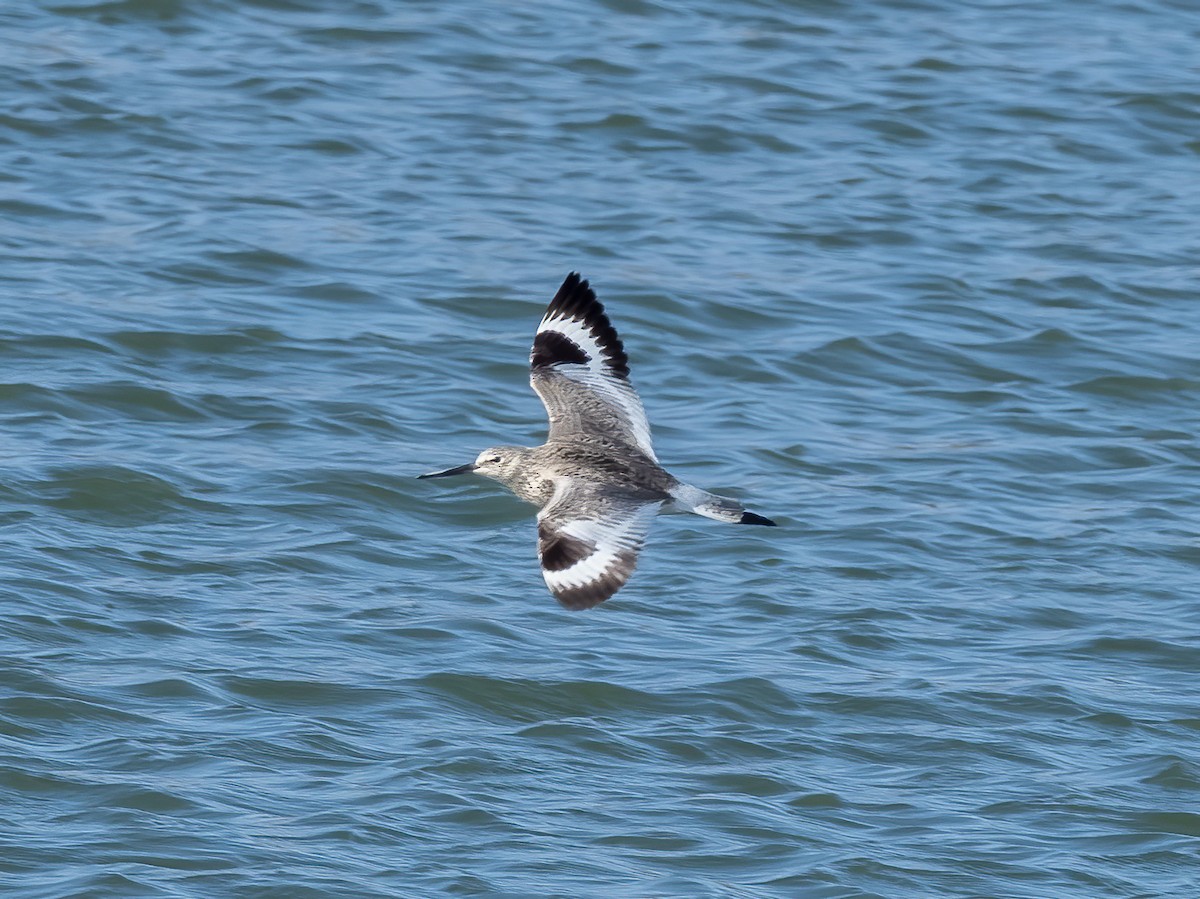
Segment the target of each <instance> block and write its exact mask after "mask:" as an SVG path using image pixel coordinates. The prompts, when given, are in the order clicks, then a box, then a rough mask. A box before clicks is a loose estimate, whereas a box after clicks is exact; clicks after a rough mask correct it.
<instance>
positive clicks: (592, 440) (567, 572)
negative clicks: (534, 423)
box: [419, 272, 775, 609]
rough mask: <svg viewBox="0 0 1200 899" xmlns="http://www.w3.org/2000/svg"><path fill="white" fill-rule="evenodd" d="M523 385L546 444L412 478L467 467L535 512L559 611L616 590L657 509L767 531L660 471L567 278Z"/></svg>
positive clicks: (640, 418) (596, 319)
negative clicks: (533, 399)
mask: <svg viewBox="0 0 1200 899" xmlns="http://www.w3.org/2000/svg"><path fill="white" fill-rule="evenodd" d="M529 382H530V384H532V385H533V389H534V391H535V392H536V393H537V395H538V396H539V397H541V399H542V403H543V404H544V405H545V406H546V413H547V415H549V417H550V434H549V436H548V437H547V438H546V442H545V443H544V444H542V445H541V446H534V447H528V446H493V447H489V448H488V449H485V450H484V451H483V452H482V453H480V454H479V457H478V458H477V459H476V460H475V461H474V462H468V463H467V464H466V465H459V466H458V467H457V468H448V469H446V470H445V471H435V472H431V473H430V474H423V475H420V476H419V477H422V478H446V477H450V476H451V475H456V474H467V473H468V472H472V471H473V472H475V473H476V474H481V475H483V476H484V477H488V478H492V479H493V480H496V481H499V482H500V483H501V484H503V485H504V486H505V487H507V488H508V489H509V490H511V491H512V492H513V493H515V494H516V495H517V496H518V497H520V498H521V499H523V500H525V501H526V502H529V503H533V505H535V506H537V507H538V508H539V509H540V510H541V511H539V512H538V516H537V520H538V558H539V559H540V560H541V563H542V575H543V576H544V577H545V578H546V585H547V586H548V587H549V588H550V592H551V593H552V594H554V596H555V598H556V599H557V600H558V601H559V602H560V603H562V604H563V605H564V606H566V607H567V608H568V609H588V608H591V607H592V606H595V605H598V604H599V603H602V602H604V600H606V599H608V598H609V597H610V596H612V595H613V594H614V593H616V592H617V591H618V590H619V589H621V587H622V586H624V584H625V582H626V581H627V580H629V576H630V575H631V574H632V573H633V569H634V566H635V565H637V557H638V553H639V552H640V551H641V548H642V544H643V542H644V541H645V539H646V533H647V532H648V531H649V530H650V522H652V521H653V520H654V516H655V515H657V514H658V512H659V510H661V509H662V508H663V506H664V505H667V504H669V505H670V506H671V507H672V508H674V509H678V510H680V511H684V512H694V513H695V514H697V515H703V516H705V517H706V518H715V519H716V520H717V521H727V522H730V523H732V524H765V525H772V526H774V524H775V522H773V521H771V520H770V519H768V518H763V517H762V516H761V515H755V514H754V513H753V512H747V511H746V510H745V509H743V508H742V506H741V504H740V503H738V502H737V501H736V500H732V499H728V498H726V497H724V496H717V495H715V494H712V493H709V492H707V491H706V490H701V489H700V488H698V487H693V486H691V485H690V484H685V483H683V482H682V481H680V480H678V479H677V478H675V477H673V476H672V475H670V474H669V473H668V472H667V471H666V469H664V468H663V467H662V466H661V465H659V464H658V458H657V457H656V456H655V455H654V448H653V447H652V446H651V445H650V424H649V423H648V422H647V421H646V413H645V411H644V410H643V409H642V401H641V400H640V399H638V395H637V392H636V391H635V390H634V389H633V385H632V384H631V383H630V382H629V359H628V358H627V357H626V356H625V348H624V347H623V346H622V344H621V340H620V338H619V337H617V332H616V330H615V329H614V328H613V326H612V324H611V323H610V322H609V320H608V316H607V315H605V314H604V307H603V306H601V305H600V302H599V301H598V300H597V299H596V294H595V293H594V292H593V291H592V289H591V287H589V286H588V282H587V281H584V280H583V279H582V278H580V277H579V275H578V273H576V272H571V274H569V275H567V279H566V280H565V281H563V284H562V287H560V288H559V289H558V293H557V294H555V295H554V299H553V300H552V301H551V302H550V305H549V306H548V307H547V309H546V314H545V315H544V316H542V323H541V324H540V325H538V329H537V334H536V335H535V336H534V338H533V350H532V351H531V352H530V354H529Z"/></svg>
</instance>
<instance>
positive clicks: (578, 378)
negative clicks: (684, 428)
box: [537, 315, 658, 462]
mask: <svg viewBox="0 0 1200 899" xmlns="http://www.w3.org/2000/svg"><path fill="white" fill-rule="evenodd" d="M543 331H557V332H558V333H559V334H562V335H563V336H564V337H566V338H567V339H568V340H570V341H572V342H573V343H575V344H577V345H578V346H579V348H580V349H582V350H583V351H584V352H585V353H587V354H588V359H589V361H588V362H586V363H561V362H560V363H559V364H557V365H555V366H554V370H555V371H557V372H559V373H560V374H562V375H563V376H564V377H567V378H570V379H571V380H572V381H574V382H575V383H577V384H581V385H583V386H584V387H586V388H588V390H590V391H592V392H593V393H594V394H596V396H598V397H600V399H602V400H603V401H604V402H606V403H608V405H610V406H612V407H613V408H615V409H616V410H617V411H618V412H619V413H620V414H621V417H622V418H624V419H625V421H626V422H628V424H629V433H630V435H631V436H632V437H633V440H634V443H635V444H637V448H638V449H640V450H641V451H642V452H643V453H645V454H646V455H647V456H649V457H650V458H651V459H653V460H654V461H655V462H657V461H658V457H657V456H655V455H654V447H653V446H652V445H651V442H650V422H649V421H647V420H646V410H645V409H643V408H642V401H641V400H640V399H638V395H637V392H636V391H635V390H634V389H633V385H631V384H630V383H629V382H628V381H625V380H623V379H621V378H618V377H617V376H616V375H614V374H612V373H611V372H610V371H609V370H608V369H607V368H606V367H605V365H604V358H605V351H604V348H603V347H602V346H601V345H600V344H599V343H597V342H596V338H595V337H593V336H592V332H591V329H590V328H589V327H588V325H587V323H586V322H583V321H579V320H577V319H571V318H562V317H559V316H557V315H556V316H555V317H550V316H547V317H546V318H543V319H542V323H541V324H540V325H538V329H537V333H539V334H541V333H542V332H543Z"/></svg>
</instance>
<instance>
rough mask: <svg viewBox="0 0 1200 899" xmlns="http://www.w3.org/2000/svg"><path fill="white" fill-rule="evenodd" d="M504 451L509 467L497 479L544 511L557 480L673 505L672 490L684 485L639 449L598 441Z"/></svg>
mask: <svg viewBox="0 0 1200 899" xmlns="http://www.w3.org/2000/svg"><path fill="white" fill-rule="evenodd" d="M498 449H499V448H498ZM503 449H504V450H505V451H506V452H505V454H504V456H505V462H506V463H507V464H505V465H504V470H503V471H502V472H499V473H498V474H497V475H493V477H495V478H496V480H498V481H500V483H502V484H503V485H504V486H505V487H507V488H508V489H509V490H511V491H512V492H513V493H514V494H516V495H517V496H518V497H519V498H520V499H523V500H524V501H525V502H527V503H532V504H533V505H535V506H537V507H538V508H539V509H540V508H543V507H545V505H546V504H547V503H548V502H550V498H551V497H552V496H553V495H554V482H555V479H557V478H582V479H584V480H586V481H588V482H589V483H592V484H610V485H612V486H614V487H622V488H624V489H626V490H629V491H633V492H634V493H635V494H641V495H644V496H645V498H646V499H647V500H650V499H661V500H664V501H666V500H670V499H671V490H672V489H673V488H674V487H676V486H677V485H678V484H679V481H678V480H676V479H675V478H674V477H672V476H671V475H670V474H668V473H667V472H666V471H665V470H664V469H663V468H662V467H661V466H660V465H659V464H658V463H657V462H655V461H654V460H652V459H650V458H649V457H647V456H646V455H644V454H643V453H641V452H639V451H637V450H636V449H633V448H631V447H629V446H627V445H625V444H617V443H615V442H610V441H607V440H604V439H603V438H599V437H596V436H593V435H589V436H588V437H587V439H586V440H579V441H550V442H548V443H544V444H542V445H541V446H533V447H523V446H522V447H516V446H511V447H503Z"/></svg>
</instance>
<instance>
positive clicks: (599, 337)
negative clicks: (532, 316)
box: [530, 272, 629, 380]
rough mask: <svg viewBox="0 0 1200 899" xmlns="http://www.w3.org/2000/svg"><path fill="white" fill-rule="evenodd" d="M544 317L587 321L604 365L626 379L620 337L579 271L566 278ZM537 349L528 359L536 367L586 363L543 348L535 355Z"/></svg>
mask: <svg viewBox="0 0 1200 899" xmlns="http://www.w3.org/2000/svg"><path fill="white" fill-rule="evenodd" d="M544 317H545V318H554V317H561V318H566V319H574V320H576V321H582V322H586V323H587V326H588V328H589V329H590V330H591V333H592V337H593V338H594V339H595V341H596V342H597V343H598V344H599V345H600V347H601V348H602V349H603V350H604V354H605V359H604V364H605V366H606V367H607V369H608V370H609V372H611V373H612V374H613V375H615V376H616V377H618V378H624V379H625V380H628V379H629V357H628V356H626V355H625V347H624V345H623V344H622V343H621V338H620V337H618V336H617V329H616V328H614V327H613V326H612V322H610V321H609V320H608V316H607V315H606V314H605V312H604V304H602V303H601V302H600V301H599V300H598V299H596V292H595V291H594V290H592V287H591V285H590V284H588V282H587V280H586V279H585V278H583V277H581V276H580V274H579V272H571V273H570V274H569V275H567V277H566V279H565V280H564V281H563V282H562V286H561V287H559V288H558V292H557V293H556V294H555V295H554V299H553V300H551V301H550V305H549V306H547V307H546V314H545V316H544ZM538 349H539V348H538V347H536V346H535V347H534V355H535V357H536V358H534V359H531V360H530V361H531V362H533V363H534V365H535V366H536V365H538V364H554V363H555V362H563V361H586V358H585V359H584V360H571V359H560V358H557V356H556V355H555V354H553V353H549V352H548V351H547V350H546V349H545V348H542V349H543V352H542V353H541V355H538Z"/></svg>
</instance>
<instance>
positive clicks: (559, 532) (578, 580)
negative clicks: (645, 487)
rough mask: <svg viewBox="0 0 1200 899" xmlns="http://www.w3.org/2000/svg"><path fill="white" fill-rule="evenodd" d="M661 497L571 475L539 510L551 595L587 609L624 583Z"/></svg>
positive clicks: (540, 543) (540, 550) (542, 558)
mask: <svg viewBox="0 0 1200 899" xmlns="http://www.w3.org/2000/svg"><path fill="white" fill-rule="evenodd" d="M662 504H663V501H662V500H661V499H656V498H654V497H653V496H650V495H648V494H645V493H641V492H638V491H633V490H621V489H614V488H612V487H610V486H608V485H593V484H589V483H588V482H586V481H583V480H580V479H575V478H564V479H561V480H560V481H559V482H558V485H557V487H556V489H555V492H554V496H553V497H552V498H551V499H550V502H548V503H547V504H546V506H545V507H544V508H543V509H542V511H541V512H539V513H538V559H539V560H540V561H541V563H542V576H543V577H545V579H546V586H548V587H549V588H550V592H551V593H553V594H554V598H555V599H557V600H558V601H559V602H560V603H562V604H563V605H564V606H566V607H567V608H568V609H588V608H591V607H592V606H594V605H598V604H599V603H602V602H604V600H606V599H608V598H609V597H610V596H612V595H613V594H614V593H616V592H617V591H618V590H620V589H621V587H623V586H624V585H625V582H626V581H627V580H629V576H630V575H631V574H633V569H634V567H635V566H636V565H637V557H638V553H639V552H640V551H641V549H642V544H643V543H644V542H645V539H646V534H647V533H648V532H649V530H650V523H651V522H652V521H654V516H655V515H657V514H658V511H659V509H661V508H662Z"/></svg>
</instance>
